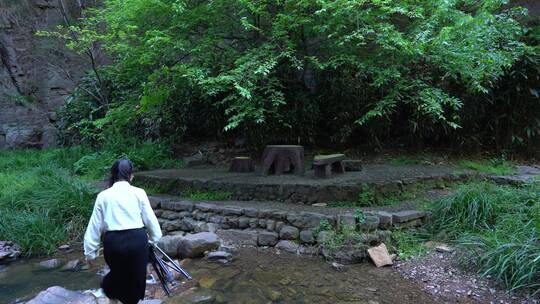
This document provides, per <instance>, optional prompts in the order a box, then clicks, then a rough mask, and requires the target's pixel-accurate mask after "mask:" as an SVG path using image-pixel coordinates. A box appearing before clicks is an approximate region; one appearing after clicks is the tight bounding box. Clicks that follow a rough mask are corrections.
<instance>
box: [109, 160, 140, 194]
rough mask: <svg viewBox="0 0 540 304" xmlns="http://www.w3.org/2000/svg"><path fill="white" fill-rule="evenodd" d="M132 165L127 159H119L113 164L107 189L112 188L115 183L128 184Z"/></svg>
mask: <svg viewBox="0 0 540 304" xmlns="http://www.w3.org/2000/svg"><path fill="white" fill-rule="evenodd" d="M133 170H134V168H133V163H132V162H131V161H130V160H129V159H120V160H117V161H115V162H114V164H113V165H112V167H111V176H110V177H109V187H112V185H114V183H116V182H117V181H127V182H129V180H130V178H131V175H132V174H133Z"/></svg>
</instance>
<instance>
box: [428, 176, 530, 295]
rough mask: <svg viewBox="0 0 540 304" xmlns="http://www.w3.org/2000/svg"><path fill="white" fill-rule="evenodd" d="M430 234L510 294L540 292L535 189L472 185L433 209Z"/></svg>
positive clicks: (489, 184)
mask: <svg viewBox="0 0 540 304" xmlns="http://www.w3.org/2000/svg"><path fill="white" fill-rule="evenodd" d="M434 218H435V223H434V227H433V228H434V231H435V232H437V233H438V234H439V236H440V237H443V236H445V237H446V238H447V240H448V241H451V242H455V243H456V244H457V245H458V246H461V247H462V248H463V249H464V250H463V252H464V254H463V257H464V260H465V261H467V265H468V266H471V267H473V268H474V269H476V270H477V271H478V272H479V273H481V274H482V275H486V276H487V275H490V276H491V277H492V278H493V279H495V280H496V282H498V283H499V284H501V285H503V286H505V287H506V288H508V289H510V290H517V289H525V290H527V291H528V292H530V293H532V294H537V293H539V292H540V188H538V186H528V187H523V188H513V187H509V186H499V185H494V184H491V183H485V182H484V183H472V184H469V185H464V186H462V187H460V188H459V191H458V192H457V193H456V194H454V195H452V196H450V197H448V198H445V199H442V200H440V201H438V202H436V203H435V205H434Z"/></svg>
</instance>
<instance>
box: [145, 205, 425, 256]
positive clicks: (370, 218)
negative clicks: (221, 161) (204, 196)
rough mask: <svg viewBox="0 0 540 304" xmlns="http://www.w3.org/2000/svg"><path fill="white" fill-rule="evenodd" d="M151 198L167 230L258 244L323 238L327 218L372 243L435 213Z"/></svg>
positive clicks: (319, 240) (312, 241)
mask: <svg viewBox="0 0 540 304" xmlns="http://www.w3.org/2000/svg"><path fill="white" fill-rule="evenodd" d="M151 203H152V207H153V208H154V210H155V213H156V216H157V217H158V220H159V222H160V225H161V227H162V229H163V232H164V233H165V234H177V233H179V232H186V233H197V232H206V231H209V232H217V233H218V235H219V234H220V233H221V234H224V235H227V236H229V237H230V238H232V239H238V240H241V241H242V242H243V243H244V244H243V245H253V246H275V245H276V244H278V242H279V241H282V240H286V241H292V242H294V243H297V244H305V245H314V244H317V243H322V242H323V241H324V239H325V237H326V235H325V234H327V232H325V231H317V230H320V229H317V228H318V226H319V224H320V223H321V221H324V220H326V221H328V223H329V224H330V225H332V226H333V227H334V228H335V227H344V226H346V227H348V228H349V229H353V230H356V231H359V232H361V233H363V235H364V236H365V240H366V244H371V243H377V242H378V241H380V239H381V237H384V236H385V235H387V234H385V231H386V232H387V231H389V230H391V229H395V228H411V227H418V226H421V225H423V224H424V223H426V222H427V221H429V220H430V217H431V216H430V214H429V213H426V212H424V211H416V210H408V211H400V212H393V213H390V212H384V211H373V212H364V213H363V214H362V215H361V216H356V217H355V215H354V214H352V213H345V212H344V213H342V214H338V215H327V214H322V213H316V212H287V211H283V210H279V209H263V208H256V207H239V206H231V205H224V204H225V203H208V202H193V201H174V200H169V199H161V198H151ZM316 232H317V234H316Z"/></svg>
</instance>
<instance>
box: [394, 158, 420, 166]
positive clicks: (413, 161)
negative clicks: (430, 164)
mask: <svg viewBox="0 0 540 304" xmlns="http://www.w3.org/2000/svg"><path fill="white" fill-rule="evenodd" d="M421 163H422V160H420V159H418V158H414V157H409V156H399V157H396V158H394V159H392V160H390V164H392V165H394V166H410V165H419V164H421Z"/></svg>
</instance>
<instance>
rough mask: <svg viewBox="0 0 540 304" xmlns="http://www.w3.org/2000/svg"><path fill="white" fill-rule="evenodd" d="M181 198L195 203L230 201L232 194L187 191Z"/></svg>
mask: <svg viewBox="0 0 540 304" xmlns="http://www.w3.org/2000/svg"><path fill="white" fill-rule="evenodd" d="M181 196H182V197H186V198H189V199H190V200H193V201H229V200H231V197H232V193H230V192H224V191H186V192H184V193H183V194H182V195H181Z"/></svg>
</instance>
